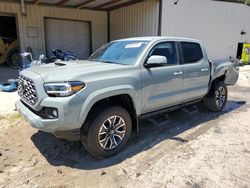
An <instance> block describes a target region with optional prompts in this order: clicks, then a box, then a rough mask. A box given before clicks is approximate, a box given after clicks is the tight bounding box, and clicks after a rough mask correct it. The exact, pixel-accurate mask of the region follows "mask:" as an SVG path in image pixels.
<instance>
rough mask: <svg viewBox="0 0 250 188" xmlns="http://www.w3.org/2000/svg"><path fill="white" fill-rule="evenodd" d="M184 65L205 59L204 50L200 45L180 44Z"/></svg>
mask: <svg viewBox="0 0 250 188" xmlns="http://www.w3.org/2000/svg"><path fill="white" fill-rule="evenodd" d="M180 44H181V45H180V48H181V51H182V57H183V64H189V63H196V62H199V61H200V60H202V59H203V53H202V49H201V46H200V44H199V43H195V42H180Z"/></svg>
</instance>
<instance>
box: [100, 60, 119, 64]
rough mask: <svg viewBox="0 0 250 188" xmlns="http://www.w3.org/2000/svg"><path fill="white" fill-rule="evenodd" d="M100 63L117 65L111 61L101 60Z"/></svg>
mask: <svg viewBox="0 0 250 188" xmlns="http://www.w3.org/2000/svg"><path fill="white" fill-rule="evenodd" d="M100 62H103V63H112V64H117V63H116V62H113V61H105V60H104V61H103V60H101V61H100Z"/></svg>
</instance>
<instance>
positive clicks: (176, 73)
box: [174, 71, 182, 76]
mask: <svg viewBox="0 0 250 188" xmlns="http://www.w3.org/2000/svg"><path fill="white" fill-rule="evenodd" d="M181 74H182V72H181V71H180V72H174V75H176V76H178V75H181Z"/></svg>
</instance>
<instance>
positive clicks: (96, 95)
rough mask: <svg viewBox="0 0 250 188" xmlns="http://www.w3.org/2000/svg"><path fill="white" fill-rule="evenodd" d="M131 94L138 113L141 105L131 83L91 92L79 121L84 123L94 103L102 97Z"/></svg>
mask: <svg viewBox="0 0 250 188" xmlns="http://www.w3.org/2000/svg"><path fill="white" fill-rule="evenodd" d="M124 94H125V95H129V96H130V97H131V99H132V103H133V105H134V108H135V112H136V114H138V113H139V106H140V105H138V102H135V101H139V100H137V97H136V96H137V92H136V90H135V88H134V87H133V86H129V85H124V86H114V87H108V88H103V89H100V90H96V91H94V92H93V93H91V94H90V95H89V96H88V97H87V98H86V100H85V101H84V103H83V105H82V108H81V112H80V116H79V122H80V123H81V124H84V122H85V120H86V118H87V116H88V114H89V112H90V110H91V108H92V107H93V106H94V104H95V103H96V102H98V101H100V100H102V99H105V98H108V97H112V96H117V95H124Z"/></svg>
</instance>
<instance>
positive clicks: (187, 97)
mask: <svg viewBox="0 0 250 188" xmlns="http://www.w3.org/2000/svg"><path fill="white" fill-rule="evenodd" d="M238 75H239V67H238V65H237V64H236V63H234V62H232V61H224V62H212V61H209V60H208V57H207V53H206V50H205V48H204V47H203V45H202V43H201V42H200V41H198V40H194V39H186V38H173V37H138V38H129V39H122V40H117V41H112V42H110V43H108V44H106V45H104V46H102V47H101V48H100V49H99V50H97V51H96V52H95V53H94V54H92V55H91V56H90V58H89V59H88V60H79V61H71V62H63V61H58V62H55V63H51V64H47V65H43V66H39V67H33V68H29V69H26V70H24V71H22V72H20V77H19V86H18V94H19V96H20V98H21V99H20V100H19V101H17V102H16V108H17V110H18V111H19V112H20V113H21V114H22V115H23V116H24V117H25V119H26V121H27V122H29V123H30V124H31V126H32V127H35V128H37V129H39V130H42V131H45V132H49V133H52V134H54V135H55V136H56V137H58V138H61V139H66V140H81V142H82V144H83V146H84V147H85V148H86V149H87V150H88V151H89V152H90V153H91V154H92V155H93V156H95V157H98V158H102V157H108V156H111V155H114V154H116V153H117V152H118V151H120V150H121V148H123V147H124V145H125V144H126V143H127V141H128V139H129V137H130V135H131V132H132V130H135V131H138V130H139V123H138V122H139V120H140V119H141V118H145V117H148V116H150V115H153V114H156V113H163V112H165V111H169V110H173V109H177V108H180V107H183V106H185V105H188V104H192V103H196V102H199V101H203V102H204V103H205V104H206V106H207V108H208V109H209V110H210V111H214V112H219V111H221V110H222V109H223V108H224V106H225V104H226V102H227V87H226V85H233V84H235V83H236V82H237V80H238Z"/></svg>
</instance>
